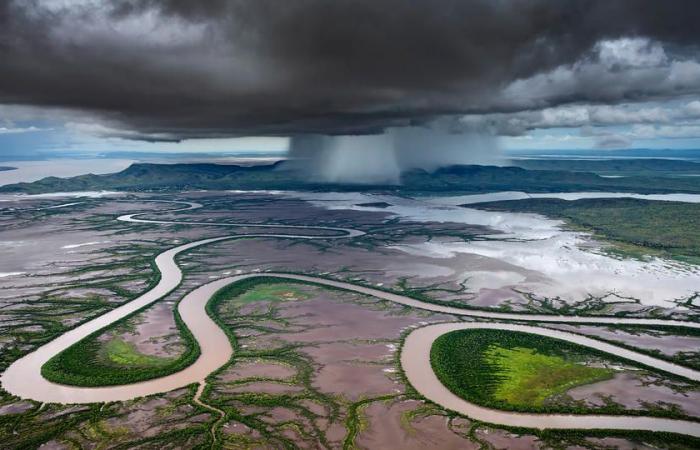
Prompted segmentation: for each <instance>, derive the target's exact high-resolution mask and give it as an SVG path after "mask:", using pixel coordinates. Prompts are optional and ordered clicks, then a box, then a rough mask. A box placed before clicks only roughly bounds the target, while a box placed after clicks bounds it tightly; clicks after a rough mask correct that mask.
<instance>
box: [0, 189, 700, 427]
mask: <svg viewBox="0 0 700 450" xmlns="http://www.w3.org/2000/svg"><path fill="white" fill-rule="evenodd" d="M180 203H183V202H180ZM185 203H186V206H185V208H182V209H181V210H183V209H196V208H198V207H200V206H201V205H199V204H197V203H189V202H185ZM171 212H172V210H171ZM138 215H139V214H129V215H125V216H121V217H119V218H118V220H121V221H126V222H140V223H156V224H165V225H167V224H180V223H187V224H190V225H200V226H229V227H246V226H249V224H232V223H210V222H178V221H158V220H149V219H141V218H138V217H137V216H138ZM264 227H268V228H272V229H292V230H304V229H307V230H323V231H330V232H335V233H337V234H336V235H333V236H319V235H304V234H275V233H271V234H253V235H245V237H248V238H249V237H278V238H286V239H340V238H345V239H347V238H353V237H358V236H361V235H362V234H364V233H363V232H362V231H358V230H353V229H347V228H336V227H314V226H293V225H264ZM239 237H241V235H229V236H221V237H216V238H209V239H202V240H199V241H195V242H190V243H187V244H184V245H180V246H178V247H175V248H172V249H169V250H166V251H165V252H163V253H161V254H159V255H158V256H157V257H156V259H155V263H156V266H157V267H158V270H159V271H160V273H161V279H160V281H159V282H158V283H157V285H156V286H155V287H153V288H152V289H151V290H149V291H148V292H146V293H145V294H143V295H141V296H139V297H138V298H136V299H134V300H133V301H131V302H129V303H127V304H125V305H122V306H120V307H118V308H116V309H114V310H112V311H110V312H108V313H106V314H104V315H102V316H100V317H97V318H95V319H93V320H91V321H89V322H86V323H84V324H82V325H80V326H78V327H76V328H74V329H72V330H70V331H68V332H66V333H65V334H63V335H61V336H59V337H58V338H56V339H54V340H53V341H51V342H49V343H47V344H45V345H43V346H41V347H39V348H38V349H36V350H35V351H33V352H32V353H29V354H28V355H25V356H24V357H22V358H20V359H18V360H17V361H15V362H14V363H13V364H12V365H10V367H9V368H8V369H7V370H6V371H5V372H4V373H3V374H2V377H1V378H0V382H1V383H2V387H3V388H4V389H5V390H7V391H8V392H9V393H11V394H14V395H17V396H19V397H22V398H26V399H32V400H36V401H40V402H51V403H64V404H70V403H96V402H111V401H124V400H130V399H133V398H137V397H141V396H146V395H151V394H157V393H163V392H168V391H172V390H174V389H177V388H181V387H184V386H187V385H190V384H193V383H199V385H200V388H199V390H198V393H201V391H202V388H203V386H204V384H205V379H206V377H207V376H208V375H209V374H210V373H212V372H214V371H215V370H217V369H218V368H220V367H221V366H223V365H224V364H226V363H227V362H228V361H229V360H230V358H231V356H232V354H233V348H232V347H231V344H230V342H229V339H228V337H227V336H226V334H225V333H224V332H223V330H221V329H220V328H219V327H218V325H217V324H216V323H215V322H214V321H213V320H212V319H211V318H210V317H209V316H208V315H207V313H206V310H205V306H206V304H207V302H208V301H209V299H210V298H211V297H212V296H213V295H214V294H215V293H216V292H217V291H218V290H219V289H221V288H223V287H224V286H226V285H228V284H231V283H235V282H237V281H240V280H243V279H246V278H251V277H260V276H276V277H282V278H288V279H295V280H300V281H308V282H313V283H318V284H322V285H326V286H331V287H336V288H340V289H346V290H349V291H353V292H357V293H360V294H365V295H369V296H373V297H376V298H381V299H383V300H388V301H391V302H395V303H399V304H402V305H406V306H409V307H413V308H419V309H424V310H429V311H434V312H439V313H447V314H453V315H458V316H469V317H473V318H477V319H478V318H481V319H490V320H511V321H512V320H518V321H527V322H565V323H588V324H636V325H673V326H681V327H688V328H700V324H698V323H692V322H683V321H674V320H660V319H632V318H611V317H576V316H552V315H537V314H516V313H499V312H488V311H478V310H469V309H462V308H456V307H450V306H445V305H438V304H431V303H425V302H421V301H419V300H415V299H412V298H409V297H405V296H402V295H398V294H394V293H390V292H386V291H383V290H378V289H373V288H369V287H366V286H360V285H355V284H352V283H347V282H341V281H335V280H329V279H325V278H319V277H313V276H307V275H294V274H284V273H269V272H266V273H252V274H242V275H237V276H232V277H227V278H222V279H218V280H216V281H213V282H211V283H207V284H205V285H203V286H200V287H198V288H196V289H194V290H193V291H191V292H190V293H188V294H187V295H186V296H185V297H184V298H183V299H182V301H181V302H180V303H179V305H178V312H179V313H180V316H181V317H182V320H183V322H184V323H185V325H186V326H187V327H188V328H189V330H190V331H191V332H192V334H193V336H194V338H195V339H196V340H197V342H198V343H199V346H200V349H201V354H200V356H199V358H198V359H197V360H196V361H195V362H194V363H193V364H192V365H190V366H189V367H187V368H185V369H183V370H181V371H179V372H176V373H173V374H171V375H167V376H164V377H161V378H156V379H152V380H148V381H144V382H140V383H134V384H128V385H120V386H107V387H78V386H66V385H60V384H56V383H53V382H51V381H48V380H47V379H45V378H44V377H42V375H41V367H42V366H43V365H44V364H45V363H46V362H47V361H48V360H49V359H51V358H52V357H53V356H55V355H57V354H58V353H60V352H61V351H63V350H65V349H67V348H68V347H70V346H72V345H73V344H75V343H77V342H78V341H80V340H81V339H83V338H85V337H86V336H88V335H90V334H91V333H93V332H95V331H98V330H100V329H102V328H104V327H106V326H108V325H110V324H113V323H114V322H116V321H118V320H120V319H122V318H124V317H126V316H128V315H129V314H131V313H133V312H135V311H137V310H139V309H141V308H143V307H145V306H148V305H150V304H152V303H153V302H155V301H157V300H159V299H161V298H163V297H164V296H165V295H166V294H168V293H169V292H171V291H172V290H173V289H175V288H176V287H177V286H178V285H179V284H180V282H181V281H182V272H181V270H180V268H179V267H178V265H177V263H176V261H175V257H176V256H177V255H178V254H179V253H182V252H185V251H187V250H190V249H193V248H195V247H200V246H203V245H207V244H211V243H214V242H219V241H223V240H229V239H236V238H239ZM469 328H490V329H501V330H512V331H523V332H527V333H534V334H539V335H543V336H548V337H552V338H555V339H561V340H566V341H569V342H573V343H576V344H579V345H583V346H586V347H589V348H594V349H598V350H601V351H604V352H607V353H610V354H613V355H617V356H620V357H622V358H626V359H628V360H631V361H634V362H637V363H640V364H644V365H647V366H651V367H655V368H657V369H658V370H662V371H665V372H668V373H671V374H675V375H678V376H681V377H684V378H687V379H690V380H694V381H700V372H698V371H695V370H692V369H690V368H687V367H684V366H680V365H678V364H673V363H670V362H667V361H663V360H660V359H657V358H654V357H651V356H648V355H644V354H641V353H638V352H634V351H631V350H627V349H624V348H621V347H618V346H615V345H612V344H608V343H604V342H602V341H598V340H595V339H592V338H588V337H585V336H582V335H578V334H574V333H569V332H565V331H561V330H553V329H549V328H539V327H535V326H530V325H517V324H512V323H493V322H490V323H484V322H470V323H464V322H458V323H443V324H437V325H430V326H426V327H423V328H418V329H416V330H414V331H413V332H411V333H410V334H409V335H408V337H407V338H406V341H405V343H404V346H403V348H402V351H401V365H402V367H403V370H404V372H405V374H406V377H407V378H408V380H409V382H410V383H411V384H412V385H413V386H414V387H415V388H416V390H417V391H418V392H420V393H421V394H422V395H423V396H425V397H426V398H427V399H429V400H431V401H433V402H435V403H437V404H439V405H441V406H443V407H445V408H447V409H450V410H453V411H457V412H459V413H462V414H465V415H467V416H469V417H471V418H474V419H477V420H482V421H485V422H490V423H496V424H503V425H510V426H522V427H528V428H577V429H600V428H603V429H642V430H650V431H668V432H675V433H683V434H688V435H693V436H698V437H700V423H699V422H690V421H683V420H673V419H664V418H655V417H641V416H604V415H562V414H546V415H545V414H524V413H513V412H506V411H499V410H493V409H489V408H484V407H481V406H478V405H475V404H472V403H470V402H468V401H466V400H464V399H462V398H460V397H457V396H456V395H454V394H453V393H451V392H450V391H449V390H448V389H447V388H445V387H444V386H443V385H442V383H440V381H439V380H438V378H437V377H436V376H435V374H434V372H433V370H432V367H431V365H430V348H431V346H432V343H433V342H434V340H435V339H436V338H438V337H439V336H441V335H442V334H444V333H447V332H450V331H455V330H460V329H469ZM196 400H197V399H196Z"/></svg>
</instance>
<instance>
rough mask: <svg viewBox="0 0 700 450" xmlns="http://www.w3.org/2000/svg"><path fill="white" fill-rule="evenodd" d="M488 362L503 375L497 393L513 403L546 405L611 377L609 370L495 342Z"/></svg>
mask: <svg viewBox="0 0 700 450" xmlns="http://www.w3.org/2000/svg"><path fill="white" fill-rule="evenodd" d="M484 360H485V362H486V364H488V365H489V366H491V367H494V368H496V370H497V371H498V374H499V375H500V377H499V379H498V383H497V384H496V386H495V389H494V392H493V396H494V398H496V399H498V400H502V401H505V402H508V403H510V404H511V405H523V406H542V404H543V403H544V401H545V400H546V399H547V398H549V397H551V396H553V395H555V394H561V393H564V392H566V391H567V390H569V389H571V388H573V387H575V386H579V385H582V384H588V383H593V382H595V381H600V380H605V379H608V378H610V376H611V375H612V371H611V370H609V369H603V368H597V367H588V366H585V365H583V364H577V363H573V362H569V361H567V360H566V359H564V358H562V357H560V356H550V355H544V354H542V353H539V352H537V351H536V350H533V349H531V348H522V347H516V348H503V347H501V346H499V345H492V346H490V347H489V348H488V349H486V351H485V352H484Z"/></svg>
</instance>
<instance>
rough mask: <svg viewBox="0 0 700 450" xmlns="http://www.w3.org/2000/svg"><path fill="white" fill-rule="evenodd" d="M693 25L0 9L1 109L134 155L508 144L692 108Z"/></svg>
mask: <svg viewBox="0 0 700 450" xmlns="http://www.w3.org/2000/svg"><path fill="white" fill-rule="evenodd" d="M699 20H700V2H697V1H695V0H675V1H658V0H629V1H624V0H609V1H592V0H571V1H556V0H551V1H543V0H530V1H493V0H480V1H464V0H430V1H428V0H418V1H411V2H407V1H404V0H352V1H350V0H337V1H332V2H329V1H325V0H303V1H301V0H300V1H290V2H279V1H273V0H247V1H244V0H230V1H227V0H211V1H206V2H205V1H201V2H193V1H189V0H114V1H107V0H102V1H100V0H6V1H3V2H0V104H4V105H12V108H18V107H21V108H25V109H27V108H28V109H29V110H32V109H33V108H34V109H36V108H41V111H42V112H41V113H42V114H44V115H47V111H49V113H48V114H49V115H52V117H54V118H55V117H65V121H66V122H71V123H72V124H73V125H72V126H73V127H83V129H85V127H88V128H89V127H92V129H91V130H92V132H93V133H95V134H98V135H104V136H116V137H121V138H127V139H143V140H163V141H169V140H179V139H186V138H193V137H226V136H236V135H265V134H269V135H295V134H299V133H320V134H365V133H378V132H380V131H382V130H383V129H385V128H387V127H399V126H407V125H417V124H424V123H428V122H432V121H433V120H434V119H435V118H437V117H442V116H446V115H447V116H455V117H461V116H466V119H465V120H463V121H462V122H463V123H468V122H469V120H471V121H472V124H477V123H484V122H489V121H490V122H492V126H493V127H494V129H496V130H497V132H499V133H501V132H503V133H504V134H517V133H518V131H513V130H511V131H508V130H507V129H506V127H505V125H503V123H505V122H507V120H508V118H506V119H504V121H499V120H498V117H497V115H499V114H500V115H503V117H505V116H512V115H513V114H525V115H528V114H531V115H532V114H534V115H538V114H539V115H542V114H544V115H545V116H546V114H549V113H547V112H544V110H547V109H551V108H560V107H562V105H571V104H581V103H587V104H590V105H593V106H595V105H612V106H614V105H617V104H620V103H629V102H644V101H667V100H671V99H677V98H679V97H680V98H682V97H693V96H697V95H698V93H699V92H700V62H699V61H698V54H700V52H699V51H698V50H699V49H698V43H700V28H699V27H698V26H697V23H698V21H699ZM17 105H19V106H17ZM595 107H597V106H595ZM47 108H51V109H47ZM0 111H2V109H0ZM592 111H594V112H595V113H594V114H593V115H592V116H591V117H590V118H589V120H590V121H592V122H595V121H596V120H602V121H607V120H626V119H624V117H623V118H620V119H599V118H596V117H599V116H601V115H605V110H602V109H598V110H592ZM76 117H79V118H80V120H79V121H77V122H76V120H75V118H76ZM515 117H516V118H518V116H515ZM470 118H471V119H470ZM2 119H3V118H1V117H0V120H2ZM5 120H8V119H7V118H6V117H5ZM518 120H520V119H518ZM528 120H529V119H527V118H526V119H524V121H525V122H528ZM537 120H541V121H544V122H546V121H547V120H548V119H547V117H544V116H543V117H542V118H541V119H537ZM572 120H573V121H576V120H577V119H576V117H573V118H572ZM645 120H646V119H644V120H640V121H639V123H645ZM649 120H651V118H650V119H649ZM496 122H498V124H497V123H496ZM647 122H648V121H647ZM661 122H663V121H661ZM661 122H659V123H661ZM86 123H88V125H86ZM654 123H656V122H654ZM516 126H520V127H521V129H527V128H528V127H530V126H532V125H528V124H527V123H525V124H521V125H517V124H516ZM7 128H11V127H10V126H8V127H7ZM17 128H21V127H17Z"/></svg>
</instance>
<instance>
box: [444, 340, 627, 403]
mask: <svg viewBox="0 0 700 450" xmlns="http://www.w3.org/2000/svg"><path fill="white" fill-rule="evenodd" d="M594 360H595V361H600V360H607V361H613V360H615V358H614V357H611V356H608V355H604V354H601V353H600V352H597V351H596V350H592V349H588V348H586V347H582V346H579V345H576V344H573V343H569V342H565V341H561V340H558V339H553V338H548V337H545V336H539V335H535V334H528V333H521V332H515V331H503V330H459V331H453V332H450V333H446V334H443V335H442V336H440V337H438V338H437V339H436V340H435V342H433V346H432V348H431V350H430V363H431V365H432V367H433V370H434V371H435V375H437V377H438V379H439V380H440V382H441V383H442V384H443V385H445V387H446V388H447V389H449V390H450V391H452V392H453V393H454V394H456V395H458V396H460V397H462V398H464V399H466V400H468V401H470V402H473V403H476V404H479V405H483V406H488V407H491V408H496V409H504V410H510V411H532V412H561V413H571V412H574V413H588V412H591V408H588V407H585V406H582V405H578V404H568V403H566V402H564V403H558V402H556V401H552V400H553V397H554V396H556V395H557V394H562V393H564V392H566V391H567V390H569V389H571V388H572V387H575V386H580V385H583V384H589V383H594V382H597V381H601V380H605V379H609V378H611V377H612V376H613V371H612V370H608V369H603V368H596V367H591V366H590V365H585V364H584V362H587V361H594ZM605 408H607V409H605ZM603 410H604V411H605V412H607V413H611V414H620V413H622V411H618V410H615V409H614V408H613V407H612V406H611V407H607V406H606V407H603V408H602V409H600V408H599V409H598V411H603Z"/></svg>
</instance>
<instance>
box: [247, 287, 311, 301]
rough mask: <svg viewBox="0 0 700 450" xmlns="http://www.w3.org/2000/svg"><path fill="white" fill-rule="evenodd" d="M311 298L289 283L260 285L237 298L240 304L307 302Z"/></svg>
mask: <svg viewBox="0 0 700 450" xmlns="http://www.w3.org/2000/svg"><path fill="white" fill-rule="evenodd" d="M309 297H310V296H309V294H307V293H305V292H304V291H302V290H301V289H300V288H299V287H298V286H295V285H292V284H287V283H270V284H259V285H257V286H254V287H253V288H251V289H249V290H247V291H245V292H244V293H243V294H241V295H239V296H238V297H237V298H236V300H235V301H236V302H238V303H251V302H260V301H268V302H282V301H288V300H306V299H308V298H309Z"/></svg>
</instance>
